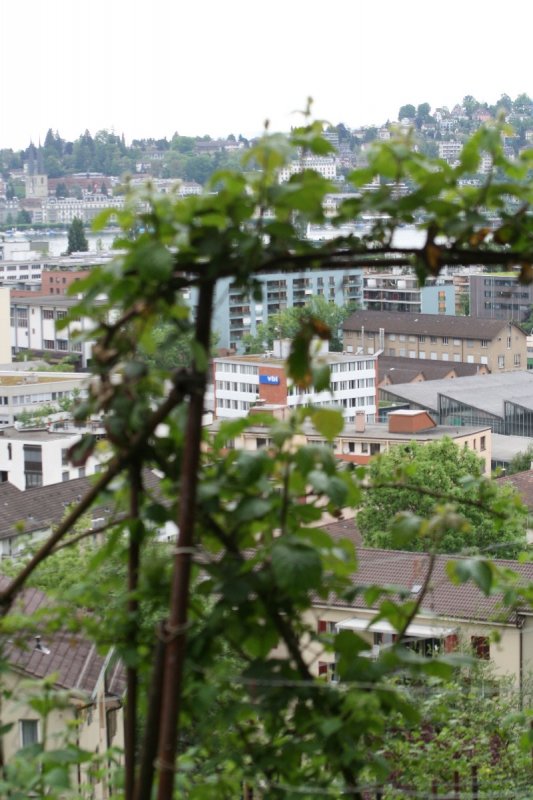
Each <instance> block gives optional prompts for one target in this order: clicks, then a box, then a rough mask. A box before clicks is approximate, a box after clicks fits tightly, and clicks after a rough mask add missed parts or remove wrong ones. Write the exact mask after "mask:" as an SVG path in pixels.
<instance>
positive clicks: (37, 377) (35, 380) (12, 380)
mask: <svg viewBox="0 0 533 800" xmlns="http://www.w3.org/2000/svg"><path fill="white" fill-rule="evenodd" d="M88 377H89V376H88V375H86V374H85V373H84V372H17V371H14V372H0V386H35V385H38V384H41V383H60V382H61V381H83V380H87V378H88Z"/></svg>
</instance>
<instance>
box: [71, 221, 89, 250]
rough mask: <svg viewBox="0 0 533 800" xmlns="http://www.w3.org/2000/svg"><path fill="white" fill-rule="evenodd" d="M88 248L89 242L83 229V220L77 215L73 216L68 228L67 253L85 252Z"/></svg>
mask: <svg viewBox="0 0 533 800" xmlns="http://www.w3.org/2000/svg"><path fill="white" fill-rule="evenodd" d="M88 249H89V242H88V241H87V237H86V236H85V231H84V229H83V221H82V220H81V219H80V218H79V217H74V219H73V220H72V222H71V223H70V226H69V229H68V246H67V254H68V255H70V254H71V253H86V252H87V251H88Z"/></svg>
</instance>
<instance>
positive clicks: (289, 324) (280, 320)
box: [243, 295, 357, 353]
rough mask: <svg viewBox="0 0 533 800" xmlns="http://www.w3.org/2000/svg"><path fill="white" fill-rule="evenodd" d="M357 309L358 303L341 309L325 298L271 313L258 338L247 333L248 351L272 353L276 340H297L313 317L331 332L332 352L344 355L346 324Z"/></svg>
mask: <svg viewBox="0 0 533 800" xmlns="http://www.w3.org/2000/svg"><path fill="white" fill-rule="evenodd" d="M356 308H357V306H356V304H355V303H348V304H347V305H345V306H337V305H335V304H334V303H328V301H327V300H326V299H325V298H324V297H322V296H321V295H318V296H316V297H312V298H311V299H310V300H309V301H308V302H307V303H306V304H305V306H300V307H294V308H286V309H284V310H283V311H278V312H277V313H275V314H271V315H270V316H269V318H268V321H267V322H266V324H265V323H263V322H261V323H259V325H258V326H257V332H256V334H255V336H254V335H252V334H245V336H243V345H244V349H245V352H247V353H263V352H265V350H272V347H273V343H274V340H275V339H293V338H294V336H295V335H296V333H297V332H298V329H299V327H300V324H301V322H302V320H304V319H305V318H306V317H313V318H315V319H317V320H320V322H323V323H324V325H326V326H327V328H328V329H329V331H330V336H331V338H330V343H329V349H330V350H332V351H333V352H341V351H342V324H343V322H344V321H345V320H346V319H347V318H348V317H349V316H350V314H353V312H354V311H355V310H356Z"/></svg>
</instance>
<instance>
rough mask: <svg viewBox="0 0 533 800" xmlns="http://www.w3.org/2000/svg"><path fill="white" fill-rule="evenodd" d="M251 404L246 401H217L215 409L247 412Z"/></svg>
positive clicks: (220, 399) (219, 399) (221, 399)
mask: <svg viewBox="0 0 533 800" xmlns="http://www.w3.org/2000/svg"><path fill="white" fill-rule="evenodd" d="M250 406H251V403H250V402H249V401H248V400H227V399H223V398H220V397H219V398H218V399H217V408H232V409H234V410H240V411H248V410H249V408H250Z"/></svg>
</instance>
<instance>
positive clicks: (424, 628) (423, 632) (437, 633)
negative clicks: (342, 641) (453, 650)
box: [335, 617, 457, 639]
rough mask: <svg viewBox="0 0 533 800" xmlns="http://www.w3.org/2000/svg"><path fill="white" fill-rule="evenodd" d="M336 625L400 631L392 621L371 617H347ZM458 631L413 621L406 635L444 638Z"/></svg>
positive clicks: (342, 627) (375, 630)
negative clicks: (371, 618)
mask: <svg viewBox="0 0 533 800" xmlns="http://www.w3.org/2000/svg"><path fill="white" fill-rule="evenodd" d="M369 623H371V624H369ZM335 627H336V628H337V630H339V631H341V630H349V631H368V632H369V633H398V631H397V630H396V629H395V628H393V627H392V625H391V624H390V622H387V620H386V619H380V620H379V621H378V622H372V621H371V620H369V619H359V618H358V617H354V618H353V619H345V620H343V621H342V622H337V624H336V626H335ZM456 632H457V628H444V627H443V626H442V625H429V624H426V625H420V624H418V623H416V622H412V623H411V624H410V625H409V627H408V628H407V631H406V632H405V635H406V636H412V637H413V638H415V639H444V638H445V637H446V636H451V635H452V633H456Z"/></svg>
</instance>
